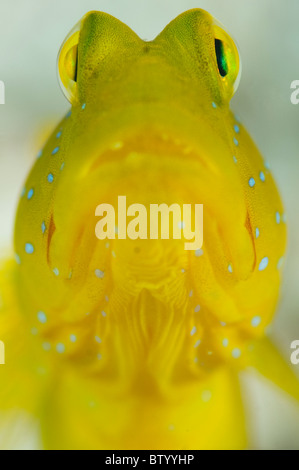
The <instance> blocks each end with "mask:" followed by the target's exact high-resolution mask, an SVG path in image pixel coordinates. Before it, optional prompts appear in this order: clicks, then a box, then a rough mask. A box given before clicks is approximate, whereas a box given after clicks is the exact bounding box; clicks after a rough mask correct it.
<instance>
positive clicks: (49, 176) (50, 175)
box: [48, 173, 54, 183]
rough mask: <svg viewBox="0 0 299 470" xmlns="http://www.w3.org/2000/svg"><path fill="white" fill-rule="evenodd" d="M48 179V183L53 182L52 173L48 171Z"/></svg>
mask: <svg viewBox="0 0 299 470" xmlns="http://www.w3.org/2000/svg"><path fill="white" fill-rule="evenodd" d="M48 181H49V183H53V181H54V175H53V174H52V173H49V174H48Z"/></svg>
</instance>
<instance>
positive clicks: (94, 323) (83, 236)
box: [1, 9, 297, 449]
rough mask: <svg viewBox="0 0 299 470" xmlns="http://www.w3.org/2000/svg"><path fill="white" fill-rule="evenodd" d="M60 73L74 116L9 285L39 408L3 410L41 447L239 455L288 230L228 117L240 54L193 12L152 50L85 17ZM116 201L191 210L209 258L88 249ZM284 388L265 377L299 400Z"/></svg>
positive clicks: (153, 242) (45, 168)
mask: <svg viewBox="0 0 299 470" xmlns="http://www.w3.org/2000/svg"><path fill="white" fill-rule="evenodd" d="M58 71H59V77H60V82H61V85H62V88H63V90H64V92H65V94H66V96H67V98H68V99H69V100H70V102H71V104H72V108H71V111H70V112H69V113H68V114H67V115H66V116H65V117H64V118H63V119H62V121H61V122H60V123H59V125H58V126H57V128H56V129H55V131H54V133H53V135H52V136H51V137H50V139H49V140H48V142H47V143H46V145H45V147H44V148H43V150H42V151H41V152H40V154H39V156H38V159H37V161H36V163H35V165H34V167H33V169H32V171H31V173H30V175H29V177H28V179H27V181H26V184H25V187H24V189H23V192H22V196H21V198H20V203H19V207H18V212H17V217H16V225H15V253H16V261H17V265H16V267H14V268H11V269H12V272H13V285H14V289H15V291H14V292H15V293H16V294H15V295H13V296H14V297H16V298H17V303H18V306H17V307H16V306H15V308H14V317H15V323H16V324H18V322H20V324H22V332H23V339H22V344H23V346H22V348H21V351H23V352H22V354H23V357H25V358H26V361H27V363H26V366H25V367H22V370H23V371H24V370H27V375H26V380H27V382H28V386H31V387H32V389H34V391H35V393H34V394H33V395H32V396H31V398H29V397H28V396H27V395H26V394H25V397H26V398H24V397H23V399H22V400H19V398H18V397H17V395H18V394H17V393H14V394H13V397H14V398H13V400H12V401H14V400H15V401H16V402H18V403H19V402H20V403H21V404H19V407H20V408H27V409H28V408H29V411H30V413H32V414H33V415H35V416H37V417H38V419H39V421H40V422H41V426H42V431H43V433H42V434H43V442H44V446H45V447H46V448H91V449H92V448H102V449H115V448H117V449H129V448H131V449H134V448H138V449H139V448H140V449H142V448H151V449H161V448H163V449H177V448H184V449H187V448H188V449H195V448H244V447H245V446H246V445H247V437H246V426H245V420H244V416H243V415H244V413H243V400H242V396H241V392H240V386H239V379H238V372H239V370H241V369H243V368H244V367H247V366H248V365H255V366H257V367H259V368H260V369H261V370H262V369H263V370H262V371H263V373H265V374H267V371H266V369H267V365H265V367H264V368H263V365H262V360H261V361H260V365H257V363H258V360H257V357H258V356H257V352H256V351H260V346H259V345H260V344H261V345H265V344H266V342H265V341H266V340H264V339H263V338H264V336H265V329H266V328H267V326H268V325H269V323H270V322H271V320H272V317H273V315H274V312H275V308H276V304H277V301H278V296H279V286H280V281H281V267H282V262H283V257H284V253H285V247H286V224H285V216H284V210H283V206H282V203H281V199H280V196H279V193H278V191H277V188H276V185H275V182H274V180H273V178H272V175H271V172H270V170H269V166H268V165H267V164H266V163H265V162H264V160H263V158H262V156H261V155H260V153H259V151H258V149H257V147H256V146H255V144H254V143H253V141H252V139H251V138H250V136H249V135H248V133H247V131H246V129H245V128H244V126H243V125H242V123H241V122H240V120H239V118H238V117H236V116H235V115H234V114H233V112H232V111H231V110H230V99H231V97H232V96H233V94H234V92H235V90H236V87H237V84H238V80H239V73H240V59H239V54H238V50H237V48H236V46H235V44H234V42H233V41H232V39H231V38H230V36H229V35H228V34H227V33H226V32H225V31H224V30H223V28H222V27H221V26H220V25H219V24H218V23H217V22H216V21H215V20H214V19H213V18H212V17H211V16H210V15H209V14H208V13H207V12H204V11H203V10H198V9H195V10H191V11H188V12H186V13H184V14H182V15H180V16H179V17H178V18H176V19H175V20H174V21H173V22H171V23H170V24H169V25H168V26H167V27H166V28H165V30H164V31H163V32H162V33H161V34H160V35H159V36H158V37H157V38H156V39H154V40H153V41H147V42H145V41H143V40H141V39H140V38H139V37H138V36H137V35H136V34H135V33H134V32H133V31H132V30H130V29H129V28H128V27H127V26H125V25H124V24H123V23H121V22H120V21H118V20H116V19H115V18H113V17H111V16H109V15H107V14H104V13H100V12H90V13H88V14H87V15H85V17H84V18H83V19H82V20H81V22H80V23H79V24H78V26H77V27H76V28H75V29H74V30H73V31H72V32H71V34H70V35H69V36H68V37H67V39H66V41H65V42H64V44H63V46H62V48H61V51H60V54H59V59H58ZM119 196H126V201H127V206H130V205H132V204H136V203H138V204H142V205H143V206H144V207H145V208H147V209H149V208H150V205H151V204H167V205H168V206H170V205H171V204H174V203H177V204H179V205H181V206H182V205H184V204H193V205H195V204H202V205H203V223H204V225H203V246H202V249H198V250H195V251H188V250H185V249H184V240H183V239H168V240H163V239H151V238H150V237H148V238H146V239H142V238H141V237H140V236H139V237H138V230H137V229H136V230H137V235H136V239H128V238H124V237H121V236H118V235H120V234H119V230H120V228H119V227H117V226H116V227H115V234H116V236H115V237H113V238H112V239H109V240H108V239H106V240H104V239H103V240H99V239H98V238H97V237H96V235H95V226H96V223H97V220H98V219H97V218H96V216H95V210H96V208H97V206H98V205H99V204H101V203H107V204H110V205H111V206H113V207H116V208H117V201H118V198H119ZM116 212H117V214H116V215H117V219H116V220H119V218H121V217H122V212H121V211H120V210H119V212H118V211H117V209H116ZM193 215H194V214H193ZM183 223H184V221H182V224H183ZM139 229H140V227H139ZM139 235H140V232H139ZM7 296H8V298H10V297H12V295H11V296H10V297H9V295H8V294H7ZM15 302H16V301H15ZM7 303H8V304H9V302H7ZM5 318H6V317H5V314H3V319H4V320H5ZM4 320H3V322H2V323H3V324H5V321H4ZM15 323H14V324H15ZM13 331H14V329H13V328H10V329H9V332H7V337H8V339H7V341H8V344H10V339H9V338H11V337H12V336H13ZM4 336H5V335H4ZM4 340H5V338H4ZM265 348H266V350H267V351H269V350H270V349H271V346H270V345H269V346H267V347H266V346H265ZM273 354H274V355H275V353H274V352H273ZM271 357H272V356H271ZM14 363H15V364H16V365H15V366H14V367H15V371H14V373H12V372H11V371H10V369H9V368H8V367H7V368H6V370H5V371H4V369H1V374H2V372H3V371H4V372H3V375H4V376H5V374H7V380H9V376H10V374H11V376H12V375H13V374H14V375H13V377H14V378H17V377H18V374H19V370H20V360H19V358H17V357H15V358H14ZM281 370H282V371H284V367H283V366H282V367H281ZM23 373H24V372H23ZM281 374H282V375H281V376H279V377H276V375H275V373H274V375H273V377H271V378H272V379H273V380H274V381H275V380H276V381H277V382H280V381H281V377H284V382H285V383H284V387H285V388H286V389H288V391H290V393H293V394H295V395H296V393H297V392H294V391H293V390H294V383H295V379H294V378H293V376H292V375H291V372H288V371H287V372H282V373H281ZM28 377H29V378H28ZM14 380H15V379H14ZM30 384H31V385H30ZM18 400H19V401H18ZM28 403H30V407H28Z"/></svg>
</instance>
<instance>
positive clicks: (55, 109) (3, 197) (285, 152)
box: [0, 0, 299, 449]
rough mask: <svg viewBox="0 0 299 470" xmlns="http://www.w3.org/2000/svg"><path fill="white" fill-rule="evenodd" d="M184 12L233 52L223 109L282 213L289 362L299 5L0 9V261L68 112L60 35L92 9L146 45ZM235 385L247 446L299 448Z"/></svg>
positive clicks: (66, 3) (256, 388) (277, 399)
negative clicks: (32, 173)
mask: <svg viewBox="0 0 299 470" xmlns="http://www.w3.org/2000/svg"><path fill="white" fill-rule="evenodd" d="M190 8H203V9H206V10H208V11H209V12H210V13H211V14H212V15H214V16H215V17H216V18H217V19H218V20H219V21H220V22H221V23H223V25H224V26H225V28H226V30H227V31H228V32H229V33H230V34H231V35H232V36H233V37H234V38H235V39H236V41H237V43H238V45H239V48H240V51H241V57H242V63H243V74H242V79H241V84H240V87H239V89H238V91H237V94H236V96H235V97H234V98H233V101H232V108H233V109H234V111H236V113H237V114H238V115H239V116H240V117H241V119H242V122H243V123H244V124H245V126H246V127H247V129H248V131H249V132H250V134H251V135H252V137H253V138H254V140H255V142H256V144H257V145H258V147H259V148H260V150H261V152H262V154H263V155H264V157H265V158H266V159H267V160H268V162H269V163H270V165H271V168H272V172H273V174H274V176H275V178H276V181H277V183H278V186H279V188H280V190H281V194H282V197H283V200H284V203H285V206H286V212H287V214H288V223H289V250H288V258H287V262H286V266H285V277H284V284H283V289H282V299H281V303H280V306H279V309H278V315H277V317H276V319H275V322H274V325H273V332H272V335H273V337H274V338H275V339H276V341H277V342H278V343H279V345H280V348H281V350H282V351H283V353H284V355H285V356H286V358H287V359H288V360H289V356H290V343H291V342H292V341H293V340H295V339H299V288H298V287H299V209H298V199H299V184H298V175H299V132H298V128H299V126H298V124H299V105H297V106H296V105H292V104H291V101H290V96H291V89H290V84H291V82H292V81H293V80H299V28H298V15H299V2H298V0H250V2H248V0H225V2H224V1H223V0H197V1H195V0H194V1H191V0H43V1H42V2H40V1H38V0H26V2H24V1H23V0H14V1H10V0H1V3H0V80H2V81H3V82H4V83H5V87H6V89H5V91H6V93H5V94H6V104H5V105H0V253H1V255H3V254H4V255H5V254H7V253H10V250H11V247H12V244H11V240H12V234H13V222H14V215H15V210H16V204H17V200H18V197H19V194H20V191H21V188H22V186H23V182H24V179H25V177H26V174H27V173H28V171H29V169H30V167H31V165H32V163H33V161H34V160H35V157H36V154H37V153H38V151H39V149H40V147H41V146H42V144H43V141H44V140H45V139H46V138H47V135H48V133H50V132H51V128H52V127H53V126H54V125H55V123H57V121H58V120H59V119H60V118H61V117H62V115H63V114H64V113H65V112H66V111H67V109H68V108H69V105H68V103H67V101H66V100H65V98H64V97H63V95H62V92H61V91H60V87H59V85H58V82H57V77H56V57H57V53H58V50H59V48H60V45H61V43H62V41H63V39H64V37H65V36H66V35H67V33H68V32H69V30H70V29H71V28H72V27H73V26H74V25H75V24H76V23H77V22H78V20H79V19H80V18H81V17H82V16H83V15H84V14H85V13H86V12H87V11H89V10H101V11H105V12H107V13H110V14H112V15H114V16H116V17H117V18H119V19H120V20H122V21H123V22H125V23H126V24H128V25H129V26H130V27H131V28H132V29H134V30H135V31H136V32H137V33H138V34H139V36H140V37H141V38H142V39H148V40H149V39H153V38H154V37H155V36H156V35H157V34H158V33H159V32H160V31H161V30H162V29H163V28H164V27H165V26H166V24H167V23H169V21H171V20H172V19H173V18H174V17H176V16H177V15H178V14H180V13H182V12H183V11H185V10H187V9H190ZM295 369H296V368H295ZM297 371H298V373H299V366H297ZM243 382H244V387H247V388H249V389H250V392H251V393H250V396H251V399H250V403H249V404H248V409H247V415H248V421H249V428H250V432H251V437H252V442H253V445H254V447H257V448H262V449H266V448H267V449H279V448H283V449H299V406H298V405H297V404H295V403H294V402H293V401H292V400H291V399H289V398H288V397H287V396H286V395H284V394H283V393H282V392H280V391H279V390H276V389H273V388H272V387H271V386H269V384H268V383H267V382H266V381H264V380H263V379H261V378H260V377H258V376H256V375H254V374H250V375H249V374H244V377H243ZM21 419H26V418H24V417H21ZM29 424H30V423H29ZM29 424H28V426H29V429H30V432H28V434H27V436H26V437H25V436H24V435H23V434H22V435H18V433H16V435H15V437H14V439H15V441H14V446H15V447H16V448H32V447H38V446H39V435H38V429H37V428H36V426H35V425H34V424H33V425H32V423H31V424H30V425H29ZM0 440H1V432H0Z"/></svg>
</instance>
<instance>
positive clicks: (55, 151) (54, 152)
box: [52, 147, 59, 155]
mask: <svg viewBox="0 0 299 470" xmlns="http://www.w3.org/2000/svg"><path fill="white" fill-rule="evenodd" d="M58 152H59V147H55V149H54V150H53V152H52V155H56V153H58Z"/></svg>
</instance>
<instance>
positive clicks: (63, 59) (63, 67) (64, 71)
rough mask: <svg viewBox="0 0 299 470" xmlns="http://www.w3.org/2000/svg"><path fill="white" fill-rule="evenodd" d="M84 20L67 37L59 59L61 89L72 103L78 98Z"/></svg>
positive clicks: (58, 69) (58, 70)
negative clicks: (81, 36)
mask: <svg viewBox="0 0 299 470" xmlns="http://www.w3.org/2000/svg"><path fill="white" fill-rule="evenodd" d="M81 24H82V21H80V22H79V23H78V24H77V25H76V26H75V27H74V28H73V29H72V30H71V32H70V33H69V34H68V36H67V37H66V38H65V40H64V42H63V44H62V46H61V48H60V51H59V54H58V59H57V72H58V79H59V83H60V86H61V89H62V91H63V93H64V95H65V96H66V98H67V99H68V101H70V102H71V103H73V102H75V101H76V100H77V78H78V65H79V54H78V43H79V36H80V30H81Z"/></svg>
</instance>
